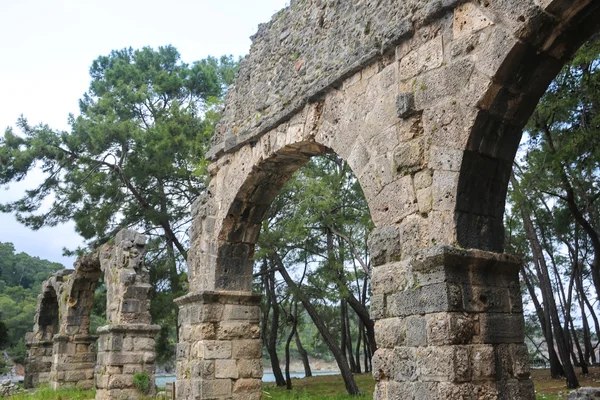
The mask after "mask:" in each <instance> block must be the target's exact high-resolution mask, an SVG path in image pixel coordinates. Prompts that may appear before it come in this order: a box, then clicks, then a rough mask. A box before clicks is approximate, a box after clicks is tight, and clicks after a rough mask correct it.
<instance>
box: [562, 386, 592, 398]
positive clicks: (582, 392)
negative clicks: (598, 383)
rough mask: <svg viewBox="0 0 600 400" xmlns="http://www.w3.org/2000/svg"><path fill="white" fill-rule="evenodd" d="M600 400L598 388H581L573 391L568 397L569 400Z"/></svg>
mask: <svg viewBox="0 0 600 400" xmlns="http://www.w3.org/2000/svg"><path fill="white" fill-rule="evenodd" d="M596 399H600V389H598V388H589V387H587V388H580V389H577V390H574V391H572V392H571V393H569V395H568V396H567V400H596Z"/></svg>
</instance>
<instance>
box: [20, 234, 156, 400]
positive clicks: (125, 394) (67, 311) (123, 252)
mask: <svg viewBox="0 0 600 400" xmlns="http://www.w3.org/2000/svg"><path fill="white" fill-rule="evenodd" d="M145 243H146V238H145V237H144V236H143V235H140V234H138V233H136V232H133V231H129V230H124V231H121V232H119V233H118V234H117V236H116V238H115V241H114V244H107V245H105V246H103V247H102V248H101V249H100V250H99V251H97V252H95V253H93V254H88V255H84V256H81V257H79V258H78V259H77V261H76V262H75V269H74V270H64V271H60V272H58V273H57V274H56V275H55V276H53V277H51V278H50V279H48V280H47V281H45V282H44V283H43V284H42V294H41V295H40V296H39V300H38V307H37V310H36V318H35V325H34V331H33V332H31V333H29V334H28V335H27V346H28V355H27V362H26V370H25V382H26V385H27V386H28V387H33V386H36V385H37V384H39V383H43V382H48V381H49V382H50V384H51V386H52V387H54V388H58V387H62V386H73V387H80V388H84V389H89V388H92V387H95V386H96V387H97V389H98V390H97V391H96V398H97V399H102V400H105V399H116V398H118V399H132V400H133V399H138V398H139V397H140V393H139V392H138V391H137V389H136V388H135V386H134V384H133V375H134V374H136V373H143V372H145V373H147V374H148V376H149V379H150V390H149V395H152V394H153V393H154V391H155V387H154V373H155V364H154V358H155V356H154V337H155V335H156V334H157V332H158V331H159V330H160V327H158V326H156V325H151V319H150V299H149V292H150V284H149V276H148V271H147V270H146V269H145V268H144V265H143V256H144V245H145ZM101 276H104V284H105V285H106V290H107V322H108V325H107V326H104V327H101V328H99V329H98V334H99V336H96V335H90V315H91V312H92V306H93V301H94V292H95V290H96V287H97V286H98V283H99V279H100V277H101ZM97 342H98V343H97ZM96 344H98V357H96Z"/></svg>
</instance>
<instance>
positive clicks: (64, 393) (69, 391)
mask: <svg viewBox="0 0 600 400" xmlns="http://www.w3.org/2000/svg"><path fill="white" fill-rule="evenodd" d="M95 397H96V391H95V390H82V389H75V388H61V389H58V390H54V389H51V388H50V387H49V386H43V387H41V388H39V389H37V390H36V391H35V392H32V393H30V392H23V393H19V394H17V395H15V396H11V397H10V398H11V400H93V399H94V398H95Z"/></svg>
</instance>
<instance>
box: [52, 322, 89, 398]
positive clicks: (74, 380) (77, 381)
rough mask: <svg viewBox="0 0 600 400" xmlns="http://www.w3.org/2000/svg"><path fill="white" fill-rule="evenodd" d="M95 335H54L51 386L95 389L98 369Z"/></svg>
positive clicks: (55, 387)
mask: <svg viewBox="0 0 600 400" xmlns="http://www.w3.org/2000/svg"><path fill="white" fill-rule="evenodd" d="M97 340H98V336H95V335H87V334H83V335H62V334H59V335H54V346H53V347H54V348H53V362H52V372H51V373H50V386H52V388H54V389H58V388H60V387H77V388H81V389H85V390H87V389H91V388H93V387H94V369H95V367H96V349H95V345H96V341H97Z"/></svg>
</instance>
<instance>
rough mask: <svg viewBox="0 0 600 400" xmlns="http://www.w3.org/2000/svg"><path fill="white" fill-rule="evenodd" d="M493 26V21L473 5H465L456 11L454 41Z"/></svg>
mask: <svg viewBox="0 0 600 400" xmlns="http://www.w3.org/2000/svg"><path fill="white" fill-rule="evenodd" d="M492 24H493V22H492V20H491V19H490V18H489V17H488V16H486V15H485V14H484V13H483V11H482V10H481V9H480V8H478V7H477V6H476V5H474V4H473V3H467V4H463V5H460V6H458V7H456V8H455V9H454V24H453V33H454V39H458V38H461V37H463V36H466V35H470V34H472V33H474V32H477V31H480V30H482V29H485V28H487V27H488V26H490V25H492Z"/></svg>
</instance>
